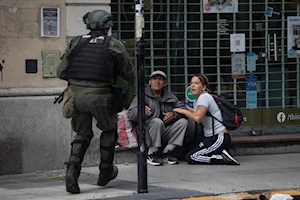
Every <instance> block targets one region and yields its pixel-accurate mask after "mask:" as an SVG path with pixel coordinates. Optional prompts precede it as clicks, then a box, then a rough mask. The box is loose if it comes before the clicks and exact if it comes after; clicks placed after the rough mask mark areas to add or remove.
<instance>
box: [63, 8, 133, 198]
mask: <svg viewBox="0 0 300 200" xmlns="http://www.w3.org/2000/svg"><path fill="white" fill-rule="evenodd" d="M112 18H113V17H112V15H111V14H110V13H108V12H106V11H104V10H94V11H92V12H89V13H87V14H86V15H84V16H83V21H84V23H85V24H86V28H87V29H89V30H91V31H90V33H89V34H87V35H83V36H77V37H75V38H74V39H72V40H71V42H70V43H69V45H68V47H67V49H66V52H65V54H64V55H63V57H62V60H61V63H60V65H59V66H58V68H57V76H58V77H59V78H60V79H63V80H66V81H68V84H69V87H70V88H71V90H72V91H73V92H74V96H75V100H74V104H75V111H76V115H75V117H73V118H72V121H71V125H72V129H73V130H74V132H76V133H77V135H76V136H75V138H74V140H73V142H72V144H71V145H72V147H71V154H70V158H69V161H68V162H67V171H66V176H65V181H66V190H67V191H68V192H70V193H80V189H79V186H78V177H79V175H80V170H81V163H82V161H83V158H84V155H85V152H86V150H87V148H88V147H89V145H90V141H91V139H92V137H93V130H92V118H93V117H94V118H95V119H96V121H97V124H96V126H97V127H98V128H99V129H101V130H102V133H101V138H100V156H101V158H100V166H99V170H100V174H99V179H98V182H97V185H99V186H105V185H106V184H107V183H108V182H109V181H111V180H113V179H114V178H116V176H117V175H118V168H117V167H116V166H115V165H113V160H114V150H115V137H114V133H115V129H116V111H115V110H114V104H115V103H116V101H117V99H116V98H114V96H113V94H112V86H113V84H114V83H115V80H116V76H118V75H119V76H121V77H122V78H123V79H125V80H127V81H129V83H131V82H132V81H134V80H135V73H134V67H133V65H132V63H131V61H130V57H129V54H128V52H127V50H126V49H125V47H124V45H123V43H122V42H121V41H119V40H117V39H115V38H113V37H109V36H107V33H108V31H109V29H110V28H111V27H113V21H112Z"/></svg>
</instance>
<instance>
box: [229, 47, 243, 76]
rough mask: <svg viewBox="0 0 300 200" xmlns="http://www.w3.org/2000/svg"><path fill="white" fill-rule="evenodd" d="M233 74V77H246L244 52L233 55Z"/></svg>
mask: <svg viewBox="0 0 300 200" xmlns="http://www.w3.org/2000/svg"><path fill="white" fill-rule="evenodd" d="M231 76H232V78H233V79H239V78H245V77H246V70H245V54H244V53H238V54H232V55H231Z"/></svg>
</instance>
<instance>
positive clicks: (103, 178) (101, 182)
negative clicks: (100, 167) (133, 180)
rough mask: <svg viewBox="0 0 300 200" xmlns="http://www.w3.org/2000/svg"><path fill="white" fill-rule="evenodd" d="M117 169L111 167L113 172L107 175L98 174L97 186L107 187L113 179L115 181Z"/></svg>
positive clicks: (103, 173)
mask: <svg viewBox="0 0 300 200" xmlns="http://www.w3.org/2000/svg"><path fill="white" fill-rule="evenodd" d="M118 172H119V170H118V168H117V166H115V165H114V166H113V170H112V172H111V173H107V172H100V174H99V179H98V181H97V185H99V186H105V185H107V183H108V182H109V181H111V180H113V179H115V178H116V177H117V175H118Z"/></svg>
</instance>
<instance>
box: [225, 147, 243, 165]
mask: <svg viewBox="0 0 300 200" xmlns="http://www.w3.org/2000/svg"><path fill="white" fill-rule="evenodd" d="M221 156H222V157H223V161H224V162H225V163H226V164H227V165H240V163H239V162H238V161H236V160H235V159H234V158H233V157H232V156H231V155H230V154H229V153H228V152H227V151H226V150H225V149H223V151H222V153H221Z"/></svg>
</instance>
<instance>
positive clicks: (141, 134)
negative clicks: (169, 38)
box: [135, 0, 148, 193]
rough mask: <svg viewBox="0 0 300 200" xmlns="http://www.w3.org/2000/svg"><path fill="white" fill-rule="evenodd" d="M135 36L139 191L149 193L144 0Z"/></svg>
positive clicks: (137, 4)
mask: <svg viewBox="0 0 300 200" xmlns="http://www.w3.org/2000/svg"><path fill="white" fill-rule="evenodd" d="M135 37H136V57H137V65H136V66H137V74H138V75H137V80H138V127H137V131H138V134H137V136H138V149H139V150H138V154H137V161H138V193H148V186H147V184H148V183H147V182H148V181H147V162H146V156H147V152H146V149H147V148H146V137H145V135H146V134H145V126H144V125H145V66H144V63H145V62H144V59H145V41H144V0H136V1H135Z"/></svg>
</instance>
